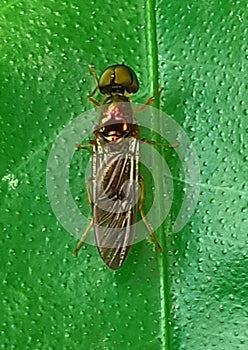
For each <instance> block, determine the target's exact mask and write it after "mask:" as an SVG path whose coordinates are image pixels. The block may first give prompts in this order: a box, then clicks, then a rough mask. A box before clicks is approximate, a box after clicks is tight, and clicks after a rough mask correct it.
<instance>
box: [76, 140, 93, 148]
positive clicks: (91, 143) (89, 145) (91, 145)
mask: <svg viewBox="0 0 248 350" xmlns="http://www.w3.org/2000/svg"><path fill="white" fill-rule="evenodd" d="M94 145H95V141H94V140H91V141H90V142H89V144H88V145H80V144H79V143H76V145H75V146H76V148H77V149H86V148H88V147H93V146H94Z"/></svg>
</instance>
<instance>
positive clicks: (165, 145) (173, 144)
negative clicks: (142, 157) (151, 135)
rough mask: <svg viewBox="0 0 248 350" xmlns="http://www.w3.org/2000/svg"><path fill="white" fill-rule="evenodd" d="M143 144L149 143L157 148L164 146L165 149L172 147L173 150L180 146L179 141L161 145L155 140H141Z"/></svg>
mask: <svg viewBox="0 0 248 350" xmlns="http://www.w3.org/2000/svg"><path fill="white" fill-rule="evenodd" d="M140 141H141V142H146V143H149V144H150V145H155V146H163V147H171V148H176V147H178V146H179V145H180V142H179V141H176V142H175V143H172V144H169V143H160V142H156V141H153V140H149V139H140Z"/></svg>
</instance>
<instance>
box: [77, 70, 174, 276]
mask: <svg viewBox="0 0 248 350" xmlns="http://www.w3.org/2000/svg"><path fill="white" fill-rule="evenodd" d="M91 73H92V75H93V77H94V80H95V83H96V86H95V88H94V90H93V91H92V93H91V94H90V95H89V97H88V98H89V101H90V102H92V103H93V104H94V105H95V106H97V107H98V108H99V109H100V119H99V123H98V125H97V126H96V127H95V130H94V140H92V141H90V143H89V145H77V148H78V149H84V148H86V147H92V149H93V153H92V177H91V178H90V179H89V180H88V184H87V193H88V200H89V203H90V205H91V207H92V219H91V220H90V223H89V225H88V227H87V228H86V230H85V232H84V234H83V235H82V237H81V239H80V241H79V243H78V245H77V248H76V249H75V250H74V252H73V253H74V255H77V254H78V251H79V250H80V248H81V246H82V245H83V242H84V240H85V238H86V236H87V234H88V233H89V231H90V229H91V228H92V226H94V232H95V239H96V244H97V248H98V251H99V254H100V256H101V258H102V260H103V261H104V263H105V264H106V265H107V266H108V267H109V268H110V269H111V270H117V269H119V268H120V267H122V265H123V263H124V262H125V260H126V258H127V255H128V253H129V251H130V249H131V246H132V244H133V241H134V237H135V223H136V220H137V212H138V209H139V211H140V214H141V217H142V220H143V222H144V224H145V225H146V227H147V229H148V231H149V233H150V234H151V236H152V239H153V241H154V243H155V245H156V246H157V249H158V251H160V252H161V251H162V249H161V246H160V244H159V242H158V239H157V237H156V235H155V233H154V232H153V230H152V228H151V226H150V225H149V223H148V222H147V220H146V217H145V214H144V209H143V204H144V182H143V179H142V177H141V176H140V174H139V145H140V142H148V143H150V144H157V143H156V142H154V141H152V140H147V139H140V135H139V126H138V124H137V122H136V120H135V118H134V114H135V113H138V112H140V111H142V110H143V109H145V108H146V107H147V106H149V105H151V104H152V103H153V101H154V99H155V97H156V96H152V97H150V98H149V99H148V100H147V102H146V103H145V104H144V105H141V106H139V107H137V108H136V109H133V108H132V106H131V102H130V94H135V93H136V92H137V91H138V89H139V83H138V79H137V76H136V74H135V72H134V71H133V70H132V69H131V68H130V67H128V66H126V65H124V64H122V65H113V66H110V67H108V68H106V69H105V70H104V72H103V73H102V75H101V77H100V79H98V77H97V75H96V72H95V68H94V66H91ZM98 90H99V91H100V93H101V94H103V95H104V100H103V103H99V102H98V101H96V100H95V99H94V95H95V94H96V93H97V91H98ZM161 90H162V88H161V87H160V88H159V90H158V94H159V93H160V92H161ZM160 145H161V144H160ZM169 146H171V147H176V146H177V144H175V145H169ZM138 184H139V186H140V196H139V188H138V187H139V186H138ZM139 197H140V198H139Z"/></svg>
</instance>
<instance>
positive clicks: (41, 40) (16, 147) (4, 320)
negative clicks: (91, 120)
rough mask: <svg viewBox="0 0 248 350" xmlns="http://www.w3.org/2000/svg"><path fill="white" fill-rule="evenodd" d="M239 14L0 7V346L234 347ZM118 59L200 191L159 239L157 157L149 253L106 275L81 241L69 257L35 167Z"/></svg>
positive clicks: (224, 7)
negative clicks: (173, 138)
mask: <svg viewBox="0 0 248 350" xmlns="http://www.w3.org/2000/svg"><path fill="white" fill-rule="evenodd" d="M247 15H248V11H247V1H245V0H241V1H229V0H227V1H217V0H211V1H207V2H204V3H201V2H199V1H193V0H192V1H184V2H182V1H158V2H155V1H142V0H141V1H138V2H136V3H134V4H132V5H130V4H129V2H128V1H123V2H121V3H120V2H115V1H106V2H104V3H103V2H102V1H101V2H100V1H98V0H95V1H90V2H87V3H86V2H83V1H75V0H74V1H63V2H59V1H48V0H45V1H43V2H39V1H22V2H17V1H2V2H1V7H0V30H1V32H0V33H1V34H0V43H1V44H0V45H1V46H0V74H1V85H0V96H1V112H0V113H1V114H0V115H1V117H0V118H1V119H0V120H1V148H0V153H1V169H0V171H1V174H0V177H1V179H2V181H1V280H2V286H1V291H0V293H1V300H2V302H1V312H0V321H1V322H0V327H1V333H0V335H1V339H0V347H1V348H2V349H59V348H62V349H85V348H88V349H92V350H95V349H99V350H100V349H104V350H109V349H117V348H118V349H142V348H144V349H146V350H147V349H148V350H150V349H151V350H154V349H155V350H156V349H172V350H179V349H180V350H189V349H190V350H192V349H195V350H201V349H207V350H209V349H217V350H222V349H223V350H233V349H242V350H245V349H247V342H248V341H247V338H248V334H247V333H248V331H247V330H248V322H247V319H248V318H247V316H248V315H247V295H248V284H247V269H248V258H247V249H246V248H245V245H247V178H245V165H246V166H247V142H246V139H245V137H246V136H247V135H245V131H246V127H247V116H248V110H247V82H246V78H245V75H246V74H247V56H246V54H247V53H245V49H247ZM123 61H124V62H125V63H126V64H128V65H130V66H131V67H133V68H134V69H135V71H136V72H137V75H138V77H139V80H140V82H141V86H140V91H139V93H138V95H137V97H135V98H134V101H137V102H140V103H142V102H143V101H145V100H146V99H147V97H149V96H150V95H151V94H152V93H153V92H154V91H155V90H156V88H157V86H158V84H161V85H162V86H163V87H164V91H163V93H162V96H161V99H160V108H161V109H162V110H163V111H164V112H166V113H168V114H169V115H171V116H172V118H174V119H175V120H176V121H177V122H178V123H179V124H180V125H181V126H182V127H184V129H185V131H186V133H187V135H188V136H189V138H190V139H191V140H192V143H193V146H194V148H195V150H196V152H197V154H198V157H199V163H200V169H201V193H200V197H199V202H198V205H197V208H196V211H195V213H194V215H193V216H192V218H191V220H190V222H189V223H188V224H187V225H186V226H185V228H184V229H183V230H182V231H181V232H179V233H177V234H173V233H172V230H171V228H172V222H173V219H174V218H175V217H176V215H177V212H178V210H179V208H180V205H181V201H182V193H183V187H184V185H183V179H184V175H183V172H182V169H181V165H180V164H178V159H177V157H176V156H175V153H174V152H173V151H171V150H167V151H165V152H164V155H165V157H166V160H167V162H168V164H169V165H170V169H171V171H172V173H173V175H174V177H175V189H176V193H175V196H174V204H173V208H172V211H171V214H170V217H169V218H167V220H166V222H165V223H164V226H163V227H162V228H161V229H160V230H159V232H158V235H159V237H160V241H162V242H163V246H164V250H163V254H162V255H160V256H159V255H158V254H157V253H156V252H154V248H153V245H151V244H148V243H147V242H145V241H143V242H141V243H139V244H137V245H135V246H134V247H133V250H132V251H131V253H130V256H129V258H128V260H127V262H126V264H125V265H124V267H123V268H122V269H121V270H119V271H117V272H114V273H113V272H111V271H109V270H108V269H107V268H106V267H105V266H104V265H103V263H102V261H101V259H100V257H99V256H98V254H97V250H96V248H95V247H93V246H89V245H87V246H86V245H85V246H84V248H83V249H82V251H81V253H80V255H79V257H78V258H77V259H75V258H74V257H72V254H71V252H72V250H73V249H74V247H75V244H76V240H75V238H74V237H73V236H70V235H69V234H68V233H67V232H66V231H65V230H64V229H63V228H62V227H61V225H60V224H59V223H58V222H57V220H56V217H55V216H54V214H53V212H52V210H51V207H50V204H49V200H48V197H47V193H46V162H47V159H48V154H49V151H50V149H51V146H52V144H53V142H54V140H55V139H56V135H58V133H59V132H60V131H61V130H62V129H63V126H64V125H66V124H67V123H68V122H69V121H70V120H72V119H73V118H75V117H76V116H77V115H79V114H80V113H82V112H84V111H86V110H88V109H90V108H91V105H90V103H89V102H88V101H87V95H88V93H89V92H90V90H91V89H92V88H93V81H92V77H91V75H90V73H89V69H88V66H89V64H94V65H95V66H96V67H97V70H98V72H100V71H102V70H103V69H104V68H105V67H106V66H108V65H109V64H113V63H121V62H123ZM78 159H79V157H78ZM80 159H81V162H80V163H79V164H77V162H76V161H75V162H74V163H73V165H74V164H75V167H74V168H73V169H72V175H73V176H72V177H73V178H74V177H75V176H77V174H80V172H81V171H82V170H83V169H84V165H85V164H86V162H87V159H88V158H87V156H86V155H83V154H82V155H81V158H80ZM154 171H159V166H158V165H155V170H154ZM78 191H79V192H78V194H76V193H75V196H78V198H76V199H77V201H78V203H79V204H80V203H81V201H82V200H83V201H84V202H83V203H85V204H86V205H87V201H86V200H85V199H83V198H84V194H85V190H84V189H81V188H78ZM162 191H163V188H162V187H161V192H162ZM150 192H151V188H150V187H149V184H148V185H147V198H148V199H149V193H150ZM61 200H63V194H61ZM81 205H82V204H81ZM147 205H148V204H147ZM162 205H163V204H162V202H161V208H162ZM88 213H90V210H89V211H88Z"/></svg>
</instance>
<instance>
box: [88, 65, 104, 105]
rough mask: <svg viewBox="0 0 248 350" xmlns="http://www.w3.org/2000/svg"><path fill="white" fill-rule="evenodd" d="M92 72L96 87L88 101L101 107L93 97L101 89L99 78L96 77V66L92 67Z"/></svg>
mask: <svg viewBox="0 0 248 350" xmlns="http://www.w3.org/2000/svg"><path fill="white" fill-rule="evenodd" d="M90 71H91V74H92V75H93V78H94V80H95V83H96V87H95V89H94V90H93V91H92V93H91V94H90V95H89V97H88V99H89V101H90V102H91V103H93V104H94V105H95V106H97V107H100V106H101V104H100V103H99V102H98V101H96V100H95V99H94V98H93V96H94V95H95V94H96V92H97V90H98V89H99V81H98V78H97V75H96V71H95V67H94V66H90Z"/></svg>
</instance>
